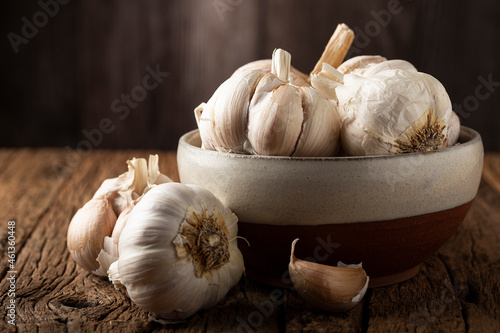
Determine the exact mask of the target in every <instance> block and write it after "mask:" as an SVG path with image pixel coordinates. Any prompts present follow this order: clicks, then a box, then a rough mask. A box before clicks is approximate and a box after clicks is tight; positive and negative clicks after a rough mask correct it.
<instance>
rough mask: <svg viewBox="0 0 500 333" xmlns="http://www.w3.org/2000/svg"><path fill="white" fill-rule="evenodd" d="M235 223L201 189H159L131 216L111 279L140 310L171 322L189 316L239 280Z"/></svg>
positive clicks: (240, 265)
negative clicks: (125, 290) (122, 288)
mask: <svg viewBox="0 0 500 333" xmlns="http://www.w3.org/2000/svg"><path fill="white" fill-rule="evenodd" d="M237 220H238V219H237V217H236V216H235V215H234V214H233V213H232V212H231V211H230V210H229V209H228V208H227V207H225V206H224V205H223V204H222V203H221V202H220V201H219V200H218V199H217V198H216V197H215V196H214V195H213V194H212V193H210V192H209V191H207V190H205V189H204V188H202V187H200V186H196V185H184V184H179V183H167V184H162V185H158V186H155V187H154V188H152V189H151V190H150V191H149V192H148V193H146V194H145V195H144V197H143V198H142V199H141V201H140V202H139V203H138V204H137V205H136V206H135V208H134V209H133V210H132V212H131V213H130V215H129V216H128V221H127V224H126V226H125V227H124V228H123V230H122V232H121V236H120V241H119V243H118V250H119V254H120V256H119V259H118V260H117V261H116V262H114V263H113V264H112V265H111V267H110V269H109V272H108V273H109V278H110V279H111V280H112V281H113V282H114V283H115V284H122V285H123V286H125V288H126V289H127V292H128V294H129V296H130V298H131V299H132V301H133V302H134V303H136V304H137V305H138V306H139V307H141V308H143V309H145V310H147V311H151V312H153V313H155V314H156V315H157V316H159V317H161V318H163V319H167V320H171V321H178V320H181V319H184V318H187V317H189V316H191V315H192V314H194V313H195V312H196V311H198V310H200V309H204V308H208V307H210V306H213V305H214V304H216V303H217V302H219V301H220V300H221V299H222V298H223V297H224V296H225V295H226V293H227V292H228V290H229V289H230V288H231V287H233V286H234V285H235V284H236V283H237V282H238V281H239V279H240V277H241V275H242V273H243V269H244V266H243V257H242V255H241V253H240V251H239V250H238V247H237V242H236V237H237V228H238V227H237Z"/></svg>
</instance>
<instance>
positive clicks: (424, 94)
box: [335, 69, 459, 156]
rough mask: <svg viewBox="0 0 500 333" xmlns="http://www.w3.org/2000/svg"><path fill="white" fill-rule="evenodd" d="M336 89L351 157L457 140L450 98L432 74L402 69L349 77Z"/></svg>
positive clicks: (406, 150) (419, 148)
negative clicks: (367, 75)
mask: <svg viewBox="0 0 500 333" xmlns="http://www.w3.org/2000/svg"><path fill="white" fill-rule="evenodd" d="M335 91H336V95H337V98H338V101H339V116H340V119H341V121H342V124H343V126H342V132H341V141H342V146H343V148H344V150H345V151H346V152H347V154H349V155H357V156H359V155H381V154H393V153H409V152H421V151H430V150H435V149H440V148H445V147H447V146H450V145H453V144H455V143H456V140H457V139H458V134H457V129H458V128H459V125H458V124H457V123H456V121H457V120H458V117H455V115H454V112H453V111H452V108H451V101H450V98H449V96H448V94H447V92H446V90H445V88H444V87H443V85H442V84H441V83H440V82H439V81H438V80H436V79H435V78H434V77H432V76H431V75H428V74H425V73H420V72H415V71H406V70H400V69H386V70H383V71H381V72H378V73H376V74H374V75H372V76H369V77H362V76H359V75H356V74H346V75H344V84H343V85H341V86H338V87H336V88H335Z"/></svg>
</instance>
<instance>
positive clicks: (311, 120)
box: [292, 87, 340, 157]
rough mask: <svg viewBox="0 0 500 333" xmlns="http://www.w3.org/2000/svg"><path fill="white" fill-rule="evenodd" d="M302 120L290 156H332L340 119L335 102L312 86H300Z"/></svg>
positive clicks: (335, 145)
mask: <svg viewBox="0 0 500 333" xmlns="http://www.w3.org/2000/svg"><path fill="white" fill-rule="evenodd" d="M300 92H301V95H302V108H303V112H304V118H305V119H304V122H303V125H302V133H301V134H300V137H299V141H298V143H297V146H296V148H295V151H294V152H293V154H292V156H310V157H314V156H332V155H334V154H336V153H337V151H338V148H339V139H340V120H339V117H338V115H337V110H336V109H337V103H336V102H334V101H332V102H330V101H328V100H327V99H326V98H323V97H322V96H321V94H320V93H319V92H318V91H316V90H315V89H313V88H309V87H300Z"/></svg>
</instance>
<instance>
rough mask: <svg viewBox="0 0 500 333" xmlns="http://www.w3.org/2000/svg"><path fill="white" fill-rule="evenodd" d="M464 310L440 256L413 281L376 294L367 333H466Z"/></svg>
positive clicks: (425, 266) (372, 297)
mask: <svg viewBox="0 0 500 333" xmlns="http://www.w3.org/2000/svg"><path fill="white" fill-rule="evenodd" d="M465 327H466V326H465V323H464V321H463V319H462V314H461V307H460V302H459V301H458V298H457V297H456V295H455V290H454V286H453V283H452V282H451V281H450V279H449V276H448V273H447V271H446V268H445V266H444V265H443V263H442V262H441V261H440V260H439V258H438V257H437V256H436V255H433V256H431V257H430V258H429V259H428V260H426V261H425V262H424V263H423V264H421V268H420V272H419V273H418V274H417V275H416V276H415V277H414V278H413V279H411V280H409V281H406V282H403V283H400V284H396V285H392V286H387V287H383V288H375V289H373V290H372V293H371V298H370V304H369V321H368V326H367V332H424V331H429V332H437V331H446V332H451V331H452V332H465Z"/></svg>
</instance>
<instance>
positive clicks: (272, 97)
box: [248, 73, 304, 156]
mask: <svg viewBox="0 0 500 333" xmlns="http://www.w3.org/2000/svg"><path fill="white" fill-rule="evenodd" d="M303 120H304V113H303V111H302V100H301V96H300V93H299V90H298V88H297V87H296V86H292V85H288V84H283V82H282V81H280V80H279V79H278V78H277V77H276V76H275V75H274V74H272V73H270V74H266V75H265V76H264V78H263V79H262V80H261V82H259V85H258V86H257V88H256V90H255V94H254V97H253V99H252V102H251V104H250V108H249V123H248V140H249V142H250V144H251V145H252V147H253V149H254V151H255V153H256V154H259V155H272V156H290V155H291V154H292V153H293V151H294V150H295V146H296V144H297V141H298V139H299V136H300V132H301V129H302V122H303Z"/></svg>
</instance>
